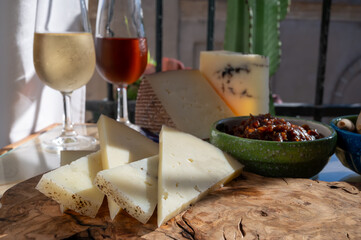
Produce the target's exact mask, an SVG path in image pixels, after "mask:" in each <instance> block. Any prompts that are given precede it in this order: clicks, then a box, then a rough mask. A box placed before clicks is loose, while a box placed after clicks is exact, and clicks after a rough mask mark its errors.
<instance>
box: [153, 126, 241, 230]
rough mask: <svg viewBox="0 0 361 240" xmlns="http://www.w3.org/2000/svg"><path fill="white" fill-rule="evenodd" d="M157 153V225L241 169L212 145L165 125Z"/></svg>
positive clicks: (232, 159) (238, 164) (231, 177)
mask: <svg viewBox="0 0 361 240" xmlns="http://www.w3.org/2000/svg"><path fill="white" fill-rule="evenodd" d="M159 154H160V155H159V169H158V226H160V225H162V224H163V223H165V222H166V221H168V220H169V219H171V218H172V217H174V216H175V215H177V214H178V213H179V212H181V211H183V210H185V209H186V208H188V206H189V205H190V204H193V203H194V202H196V201H198V200H199V199H200V198H201V197H203V196H204V195H205V194H206V193H208V192H209V191H211V190H213V189H215V188H218V187H219V186H221V185H222V184H224V183H226V182H228V181H230V180H231V179H233V178H234V177H236V176H238V175H239V174H240V173H241V170H242V169H243V165H242V164H240V163H239V162H238V161H237V160H235V159H234V158H232V157H231V156H229V155H228V154H226V153H224V152H223V151H221V150H220V149H218V148H216V147H215V146H213V145H212V144H210V143H208V142H205V141H203V140H201V139H199V138H196V137H194V136H192V135H190V134H187V133H183V132H180V131H177V130H175V129H172V128H169V127H166V126H163V128H162V131H161V133H160V150H159Z"/></svg>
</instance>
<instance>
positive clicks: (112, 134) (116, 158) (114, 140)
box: [97, 115, 159, 220]
mask: <svg viewBox="0 0 361 240" xmlns="http://www.w3.org/2000/svg"><path fill="white" fill-rule="evenodd" d="M97 126H98V134H99V143H100V149H101V154H102V166H103V170H106V169H111V168H115V167H118V166H120V165H123V164H127V163H129V162H133V161H136V160H140V159H143V158H146V157H150V156H154V155H157V154H158V151H159V147H158V144H157V143H155V142H153V141H152V140H150V139H148V138H147V137H145V136H143V135H142V134H141V133H139V132H137V131H135V130H134V129H132V128H130V127H128V126H126V125H125V124H123V123H119V122H117V121H115V120H114V119H111V118H109V117H106V116H104V115H101V116H100V118H99V120H98V123H97ZM107 200H108V208H109V215H110V218H111V219H112V220H113V219H114V218H115V217H116V215H117V214H118V212H119V211H120V209H121V208H120V206H119V205H118V204H116V203H115V202H114V201H113V200H112V199H110V198H108V199H107Z"/></svg>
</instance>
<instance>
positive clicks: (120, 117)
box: [117, 83, 130, 124]
mask: <svg viewBox="0 0 361 240" xmlns="http://www.w3.org/2000/svg"><path fill="white" fill-rule="evenodd" d="M127 87H128V85H127V84H125V83H124V84H121V85H120V86H117V96H118V97H117V121H118V122H122V123H126V124H129V123H130V122H129V118H128V101H127ZM121 98H123V104H122V105H123V111H122V109H121V107H120V106H121V104H120V102H121Z"/></svg>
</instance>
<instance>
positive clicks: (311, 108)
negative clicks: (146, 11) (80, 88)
mask: <svg viewBox="0 0 361 240" xmlns="http://www.w3.org/2000/svg"><path fill="white" fill-rule="evenodd" d="M331 6H332V0H323V4H322V18H321V29H320V40H319V57H318V67H317V76H316V77H315V79H316V89H315V92H316V97H315V103H314V104H306V103H284V104H275V111H276V115H283V116H308V117H313V118H314V119H315V120H317V121H321V120H322V118H323V117H333V116H340V115H348V114H358V113H359V112H360V111H361V105H360V104H323V93H324V82H325V72H326V56H327V46H328V30H329V24H330V14H331ZM214 15H215V0H208V21H207V50H213V42H214V38H213V35H214V21H215V18H214ZM162 37H163V0H156V62H157V66H156V71H157V72H159V71H161V69H162V57H163V56H162V55H163V54H162V46H163V42H162ZM108 100H109V101H105V102H104V101H87V104H86V109H87V110H89V111H93V112H98V113H103V114H106V115H108V116H113V115H114V112H115V110H114V109H115V105H114V102H113V91H112V86H111V85H109V86H108ZM130 104H131V105H134V106H130V107H129V109H133V111H134V108H135V103H132V102H130ZM130 115H132V113H130Z"/></svg>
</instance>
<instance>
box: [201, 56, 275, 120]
mask: <svg viewBox="0 0 361 240" xmlns="http://www.w3.org/2000/svg"><path fill="white" fill-rule="evenodd" d="M199 69H200V71H201V72H202V74H203V75H204V76H205V78H206V79H207V80H208V81H209V83H210V84H211V85H212V86H213V87H214V89H215V90H216V91H217V92H218V94H219V95H220V96H221V97H222V98H223V99H224V101H225V102H226V103H227V104H228V105H229V106H230V108H231V109H232V110H233V112H234V113H236V115H238V116H249V114H253V115H258V114H261V113H262V114H265V113H268V112H269V64H268V58H266V57H264V56H260V55H252V54H250V55H243V54H241V53H234V52H228V51H204V52H201V55H200V66H199Z"/></svg>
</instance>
